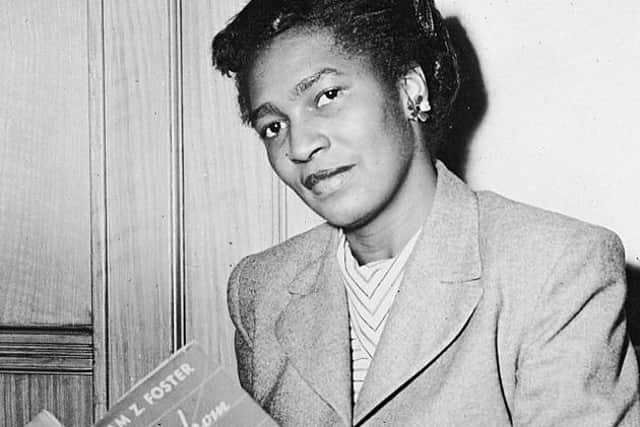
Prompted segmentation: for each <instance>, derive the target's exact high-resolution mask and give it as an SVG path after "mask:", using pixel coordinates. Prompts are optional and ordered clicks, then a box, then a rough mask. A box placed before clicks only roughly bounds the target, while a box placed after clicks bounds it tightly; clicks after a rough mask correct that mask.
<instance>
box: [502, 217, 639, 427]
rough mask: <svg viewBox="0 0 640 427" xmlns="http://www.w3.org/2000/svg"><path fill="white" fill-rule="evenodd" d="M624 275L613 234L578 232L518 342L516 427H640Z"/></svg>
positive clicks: (619, 243)
mask: <svg viewBox="0 0 640 427" xmlns="http://www.w3.org/2000/svg"><path fill="white" fill-rule="evenodd" d="M624 267H625V261H624V250H623V248H622V243H621V242H620V239H619V238H618V237H617V236H616V235H615V234H613V233H611V232H609V231H607V230H603V229H598V230H597V231H596V232H595V233H586V232H584V230H582V232H579V233H577V234H576V235H575V236H574V237H573V238H572V239H569V241H568V242H567V244H566V246H565V248H564V250H563V252H562V254H561V255H560V257H559V258H558V259H557V260H556V263H555V265H554V266H553V268H552V269H551V273H550V274H549V276H548V278H547V279H546V281H545V284H544V286H543V288H542V291H541V293H540V294H539V296H538V299H537V301H536V302H535V304H534V306H533V307H534V310H533V311H532V315H531V319H530V320H531V321H530V322H529V324H528V325H527V328H526V330H525V332H524V334H523V341H522V343H521V346H520V353H519V357H518V359H517V373H516V378H517V383H516V392H515V400H514V405H513V409H514V411H513V413H512V417H513V422H514V425H519V426H587V425H589V426H591V425H593V426H614V425H616V426H617V425H623V426H640V409H639V403H638V365H637V361H636V356H635V354H634V350H633V346H632V345H631V343H630V341H629V338H628V335H627V333H626V321H625V315H624V308H623V305H624V300H625V296H626V280H625V270H624Z"/></svg>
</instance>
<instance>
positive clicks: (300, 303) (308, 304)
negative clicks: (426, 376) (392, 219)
mask: <svg viewBox="0 0 640 427" xmlns="http://www.w3.org/2000/svg"><path fill="white" fill-rule="evenodd" d="M337 243H338V242H337V232H335V230H334V231H333V232H332V236H331V238H330V239H329V244H328V245H327V247H326V249H325V251H324V253H323V254H322V255H321V256H320V257H319V258H318V259H317V260H315V261H313V262H311V263H310V264H309V265H308V266H307V267H306V268H305V269H304V270H303V271H301V272H300V273H299V274H298V275H297V276H296V277H295V278H294V280H293V281H292V282H291V284H290V286H289V292H290V293H291V294H292V297H291V301H290V303H289V304H288V305H287V307H286V308H285V310H284V311H283V313H282V314H281V316H280V318H279V319H278V323H277V325H276V336H277V338H278V341H279V342H280V345H281V346H282V348H283V350H284V352H285V354H286V355H287V357H288V358H289V360H290V362H291V363H292V364H293V366H295V368H296V369H297V371H298V373H299V374H300V375H301V376H302V377H303V378H304V379H305V381H307V383H308V384H309V385H310V386H311V388H313V389H314V390H315V391H316V393H317V394H318V395H319V397H320V398H322V399H323V400H324V401H326V402H327V403H328V404H329V405H330V406H331V407H332V408H333V409H334V410H335V411H336V413H337V414H338V415H339V416H340V418H341V419H342V420H343V422H344V423H345V425H351V415H352V404H351V355H350V338H349V317H348V311H347V297H346V291H345V289H344V286H343V282H342V277H341V275H340V274H341V273H340V271H339V268H338V265H337V261H336V259H335V254H336V245H337Z"/></svg>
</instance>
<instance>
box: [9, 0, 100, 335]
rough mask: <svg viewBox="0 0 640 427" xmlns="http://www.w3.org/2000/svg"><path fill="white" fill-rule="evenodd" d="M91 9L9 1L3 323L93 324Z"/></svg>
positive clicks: (39, 1)
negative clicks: (88, 50)
mask: <svg viewBox="0 0 640 427" xmlns="http://www.w3.org/2000/svg"><path fill="white" fill-rule="evenodd" d="M86 43H87V34H86V7H85V4H84V2H81V1H68V0H67V1H48V0H33V1H27V2H24V1H5V2H2V5H1V6H0V52H2V59H1V60H0V75H1V76H2V78H1V79H0V99H1V100H2V102H1V103H0V295H2V297H1V298H0V324H2V325H88V324H90V323H91V312H90V309H91V271H90V265H91V260H90V225H89V224H90V213H89V199H90V197H89V154H88V150H87V140H88V130H89V125H88V117H87V109H88V105H87V104H88V102H87V99H88V96H87V91H88V89H87V82H88V78H87V65H86Z"/></svg>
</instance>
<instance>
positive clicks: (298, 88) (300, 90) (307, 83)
mask: <svg viewBox="0 0 640 427" xmlns="http://www.w3.org/2000/svg"><path fill="white" fill-rule="evenodd" d="M340 74H342V73H340V72H339V71H338V70H336V69H335V68H323V69H321V70H320V71H318V72H316V73H313V74H312V75H310V76H308V77H305V78H303V79H302V80H300V81H299V82H298V83H297V84H296V85H295V86H294V87H293V90H292V91H291V97H292V98H294V99H295V98H298V97H300V96H302V95H303V94H304V93H305V92H306V91H308V90H309V89H311V88H312V87H313V85H315V84H316V83H317V82H318V81H319V80H320V79H321V78H323V77H324V76H326V75H340ZM268 114H274V115H281V114H282V112H281V111H280V110H279V109H278V107H276V106H275V105H273V104H271V103H270V102H267V103H265V104H262V105H260V106H259V107H258V108H256V109H255V110H253V111H252V112H251V114H249V123H250V124H251V125H252V126H255V122H256V121H257V120H258V119H259V118H260V117H262V116H265V115H268Z"/></svg>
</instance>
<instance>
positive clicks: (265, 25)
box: [212, 0, 460, 154]
mask: <svg viewBox="0 0 640 427" xmlns="http://www.w3.org/2000/svg"><path fill="white" fill-rule="evenodd" d="M294 28H295V29H300V28H308V29H325V30H329V31H331V33H332V34H333V36H334V39H335V40H336V44H337V45H338V46H339V47H340V48H341V49H342V50H343V51H344V52H345V53H347V54H349V55H354V56H358V57H364V58H367V59H368V60H369V62H370V64H371V65H372V66H373V69H374V70H375V72H376V73H377V74H378V77H379V78H381V80H382V81H383V82H384V83H385V84H387V85H388V87H389V88H394V89H395V88H396V87H397V86H396V85H397V82H398V80H399V79H400V78H401V77H402V76H404V75H405V74H406V72H408V71H409V69H410V68H411V67H413V66H415V64H419V65H420V66H422V69H423V70H424V73H425V77H426V80H427V86H428V88H429V102H430V104H431V112H430V117H429V119H428V120H427V123H425V127H426V128H425V130H426V131H427V132H428V135H429V138H428V145H429V146H428V147H427V148H428V149H429V151H430V152H431V153H432V154H435V152H436V151H437V148H438V146H439V143H440V142H441V140H442V135H443V132H444V130H445V128H446V127H447V124H448V122H447V120H448V115H449V112H450V110H451V105H452V104H453V101H454V99H455V97H456V94H457V92H458V87H459V85H460V78H459V72H458V62H457V59H456V54H455V52H454V50H453V48H452V46H451V41H450V38H449V34H448V31H447V29H446V27H445V25H444V22H443V19H442V17H441V15H440V13H439V12H438V10H437V9H436V8H435V5H434V4H433V0H251V1H250V2H249V3H248V4H247V5H246V6H245V8H244V9H243V10H242V11H241V12H240V13H238V15H236V16H235V17H234V18H233V19H232V21H231V22H230V23H229V24H228V25H227V27H226V28H224V29H223V30H222V31H221V32H220V33H218V34H217V35H216V36H215V38H214V39H213V43H212V58H213V65H214V67H216V68H217V69H218V70H219V71H220V72H221V73H222V74H224V75H227V76H230V77H231V76H233V77H235V80H236V86H237V88H238V101H239V104H240V112H241V116H242V119H243V121H244V122H245V123H248V118H249V109H250V104H249V103H250V100H249V95H248V93H249V91H248V75H249V73H250V71H251V68H252V65H253V61H254V60H255V58H256V56H257V54H258V53H259V52H260V51H261V49H262V48H264V47H265V45H267V44H268V43H269V42H270V41H271V40H272V39H273V38H274V37H276V36H277V35H279V34H281V33H283V32H285V31H287V30H290V29H294ZM395 92H397V91H394V92H392V93H395Z"/></svg>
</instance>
